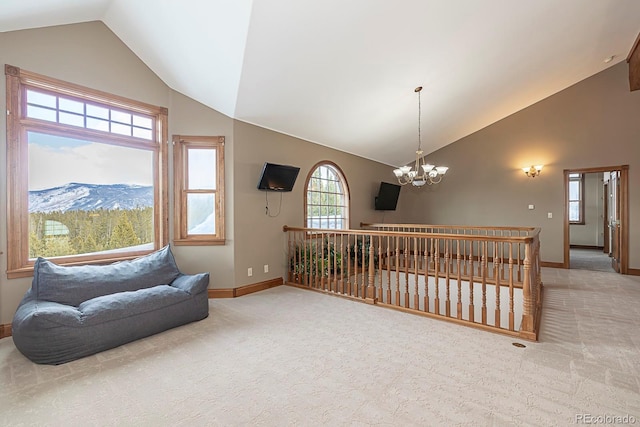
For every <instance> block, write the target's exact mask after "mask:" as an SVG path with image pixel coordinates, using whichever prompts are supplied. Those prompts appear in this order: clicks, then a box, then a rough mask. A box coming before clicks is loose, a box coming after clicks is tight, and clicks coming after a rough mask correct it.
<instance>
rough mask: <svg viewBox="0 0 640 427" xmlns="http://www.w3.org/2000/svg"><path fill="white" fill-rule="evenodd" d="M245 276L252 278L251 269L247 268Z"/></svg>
mask: <svg viewBox="0 0 640 427" xmlns="http://www.w3.org/2000/svg"><path fill="white" fill-rule="evenodd" d="M247 276H249V277H251V276H253V268H251V267H249V268H247Z"/></svg>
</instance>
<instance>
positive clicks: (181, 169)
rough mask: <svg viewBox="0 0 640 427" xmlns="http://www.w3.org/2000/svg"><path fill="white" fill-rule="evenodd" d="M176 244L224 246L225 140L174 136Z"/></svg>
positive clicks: (214, 137)
mask: <svg viewBox="0 0 640 427" xmlns="http://www.w3.org/2000/svg"><path fill="white" fill-rule="evenodd" d="M173 164H174V173H173V176H174V178H173V181H174V188H175V192H174V200H175V209H174V213H175V219H174V224H175V227H174V239H173V242H174V243H175V244H176V245H222V244H224V243H225V240H224V137H223V136H184V135H174V137H173Z"/></svg>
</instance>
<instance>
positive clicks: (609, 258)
mask: <svg viewBox="0 0 640 427" xmlns="http://www.w3.org/2000/svg"><path fill="white" fill-rule="evenodd" d="M628 175H629V166H628V165H623V166H608V167H597V168H583V169H565V171H564V188H565V209H564V211H565V212H564V263H563V266H564V268H579V269H586V270H597V271H609V272H617V273H621V274H627V270H628V247H629V245H628V243H629V241H628V212H629V207H628V202H627V198H628Z"/></svg>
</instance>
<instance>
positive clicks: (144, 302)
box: [78, 285, 191, 326]
mask: <svg viewBox="0 0 640 427" xmlns="http://www.w3.org/2000/svg"><path fill="white" fill-rule="evenodd" d="M190 297H191V295H189V294H188V293H186V292H184V291H182V290H180V289H176V288H174V287H171V286H167V285H160V286H154V287H152V288H146V289H139V290H137V291H130V292H119V293H117V294H110V295H103V296H99V297H96V298H93V299H90V300H87V301H84V302H83V303H82V304H80V306H79V307H78V310H79V312H80V317H81V319H82V324H83V325H86V326H89V325H96V324H99V323H104V322H110V321H112V320H121V319H126V318H128V317H135V316H139V315H140V314H143V313H148V312H150V311H157V310H163V309H164V308H165V307H167V306H169V305H173V304H177V303H179V302H181V301H184V300H186V299H189V298H190Z"/></svg>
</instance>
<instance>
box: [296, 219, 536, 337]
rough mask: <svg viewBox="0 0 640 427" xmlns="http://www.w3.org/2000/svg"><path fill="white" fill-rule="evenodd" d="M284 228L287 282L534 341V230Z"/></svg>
mask: <svg viewBox="0 0 640 427" xmlns="http://www.w3.org/2000/svg"><path fill="white" fill-rule="evenodd" d="M361 226H362V227H364V228H366V229H363V230H339V231H336V230H321V229H309V228H294V227H288V226H285V227H284V231H285V232H286V233H287V248H288V272H287V277H286V278H285V280H286V282H287V284H289V285H293V286H298V287H303V288H307V289H312V290H317V291H321V292H325V293H330V294H334V295H340V296H343V297H347V298H352V299H358V300H363V301H365V302H367V303H370V304H377V305H381V306H385V307H390V308H395V309H398V310H402V311H407V312H411V313H419V314H422V315H425V316H430V317H437V318H441V319H447V320H450V321H453V322H456V323H461V324H465V325H469V326H474V327H478V328H481V329H486V330H492V331H498V332H501V333H506V334H509V335H513V336H518V337H521V338H524V339H528V340H537V334H538V325H539V319H540V310H541V306H542V304H541V303H542V300H541V297H542V281H541V277H540V240H539V234H540V230H539V229H537V228H526V227H469V226H440V225H438V226H433V225H415V224H393V225H390V224H361Z"/></svg>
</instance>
